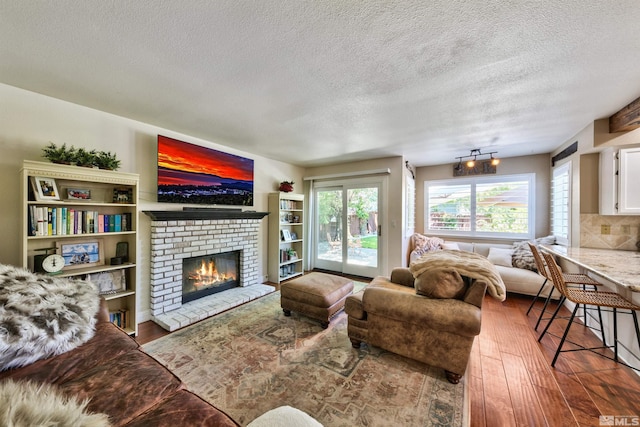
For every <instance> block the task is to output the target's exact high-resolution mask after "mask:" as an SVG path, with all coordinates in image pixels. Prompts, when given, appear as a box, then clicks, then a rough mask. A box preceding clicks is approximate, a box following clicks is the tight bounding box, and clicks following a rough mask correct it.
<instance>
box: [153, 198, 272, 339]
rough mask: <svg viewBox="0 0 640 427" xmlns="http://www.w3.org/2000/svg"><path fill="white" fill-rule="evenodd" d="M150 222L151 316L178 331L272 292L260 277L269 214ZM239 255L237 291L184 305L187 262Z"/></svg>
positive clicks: (201, 213) (205, 213)
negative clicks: (260, 239)
mask: <svg viewBox="0 0 640 427" xmlns="http://www.w3.org/2000/svg"><path fill="white" fill-rule="evenodd" d="M145 213H146V214H147V215H149V216H150V217H151V220H152V221H151V283H150V285H151V286H150V288H151V315H152V320H153V321H154V322H156V323H158V324H159V325H160V326H162V327H163V328H164V329H166V330H169V331H174V330H176V329H179V328H182V327H185V326H188V325H190V324H192V323H195V322H198V321H200V320H202V319H205V318H207V317H210V316H213V315H215V314H217V313H220V312H222V311H225V310H228V309H230V308H233V307H234V306H237V305H240V304H243V303H245V302H248V301H250V300H252V299H255V298H258V297H260V296H262V295H266V294H268V293H270V292H273V291H274V290H275V289H274V288H273V287H272V286H268V285H263V284H261V283H262V281H261V280H260V278H259V277H258V235H259V227H260V221H261V220H262V218H263V217H264V216H265V215H267V213H266V212H250V211H241V210H235V209H185V210H183V211H145ZM226 252H237V254H238V255H237V256H238V264H239V268H238V273H239V277H238V281H237V287H233V288H231V289H227V290H224V291H222V292H218V293H214V294H212V295H207V296H204V297H202V298H199V299H197V300H194V301H189V302H186V303H183V302H182V293H183V271H182V270H183V260H184V259H187V258H192V257H204V256H211V255H216V254H222V253H226Z"/></svg>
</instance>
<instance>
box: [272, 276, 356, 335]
mask: <svg viewBox="0 0 640 427" xmlns="http://www.w3.org/2000/svg"><path fill="white" fill-rule="evenodd" d="M352 292H353V281H351V280H350V279H347V278H345V277H340V276H334V275H332V274H326V273H315V272H314V273H309V274H305V275H304V276H301V277H299V278H297V279H293V280H291V281H288V282H285V283H283V284H281V285H280V306H281V307H282V311H284V315H285V316H291V312H292V311H295V312H297V313H301V314H304V315H306V316H308V317H311V318H313V319H316V320H319V321H320V322H321V325H322V327H323V328H327V327H328V326H329V322H330V321H331V318H332V317H333V316H335V315H336V314H337V313H338V312H339V311H340V310H342V309H343V308H344V302H345V300H346V298H347V297H348V296H349V295H351V293H352Z"/></svg>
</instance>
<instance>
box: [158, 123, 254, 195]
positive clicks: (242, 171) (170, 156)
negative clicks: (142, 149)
mask: <svg viewBox="0 0 640 427" xmlns="http://www.w3.org/2000/svg"><path fill="white" fill-rule="evenodd" d="M158 202H164V203H185V204H198V205H242V206H253V160H252V159H247V158H245V157H240V156H236V155H234V154H229V153H224V152H222V151H218V150H214V149H212V148H205V147H202V146H200V145H195V144H190V143H188V142H184V141H178V140H177V139H173V138H169V137H166V136H162V135H158Z"/></svg>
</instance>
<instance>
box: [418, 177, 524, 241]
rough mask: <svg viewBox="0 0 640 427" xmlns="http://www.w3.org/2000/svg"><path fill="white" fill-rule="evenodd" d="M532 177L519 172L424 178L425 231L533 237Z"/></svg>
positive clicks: (450, 233) (448, 233)
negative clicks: (437, 179) (467, 177)
mask: <svg viewBox="0 0 640 427" xmlns="http://www.w3.org/2000/svg"><path fill="white" fill-rule="evenodd" d="M534 177H535V175H534V174H522V175H503V176H492V177H476V178H470V179H449V180H443V181H426V182H425V201H426V205H427V206H426V207H427V209H426V210H425V212H426V214H425V224H426V226H425V228H426V231H428V232H432V233H434V234H440V235H464V236H484V237H494V238H495V237H504V238H509V239H521V238H524V239H530V238H533V237H534V229H535V227H534V224H535V222H534V212H535V209H533V207H534V206H535V204H534V194H535V191H534ZM530 208H531V209H530Z"/></svg>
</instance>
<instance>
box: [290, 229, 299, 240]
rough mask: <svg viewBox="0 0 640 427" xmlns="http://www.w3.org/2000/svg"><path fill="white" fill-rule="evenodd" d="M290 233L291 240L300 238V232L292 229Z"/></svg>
mask: <svg viewBox="0 0 640 427" xmlns="http://www.w3.org/2000/svg"><path fill="white" fill-rule="evenodd" d="M290 234H291V240H298V233H296V232H295V231H292V232H291V233H290Z"/></svg>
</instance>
